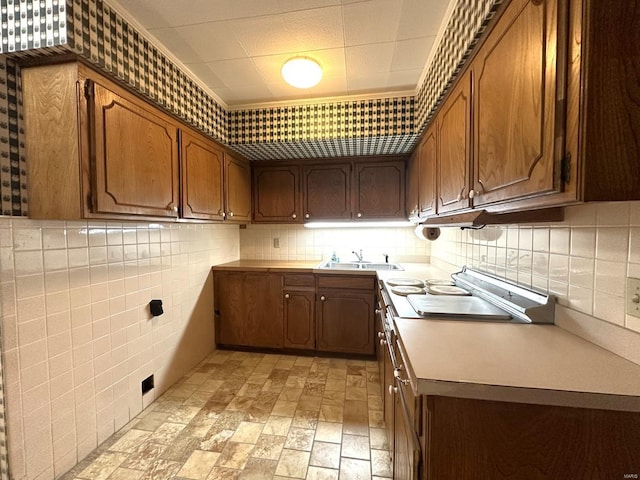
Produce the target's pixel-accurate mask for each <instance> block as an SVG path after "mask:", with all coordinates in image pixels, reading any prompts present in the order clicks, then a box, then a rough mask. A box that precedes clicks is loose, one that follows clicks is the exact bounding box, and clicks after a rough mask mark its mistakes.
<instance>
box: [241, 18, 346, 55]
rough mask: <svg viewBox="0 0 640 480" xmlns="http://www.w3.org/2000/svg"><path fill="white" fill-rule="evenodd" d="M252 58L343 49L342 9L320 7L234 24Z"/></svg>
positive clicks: (242, 43)
mask: <svg viewBox="0 0 640 480" xmlns="http://www.w3.org/2000/svg"><path fill="white" fill-rule="evenodd" d="M232 28H233V31H234V34H235V36H236V38H237V40H238V42H239V43H240V44H241V45H242V46H243V47H244V49H245V50H246V51H247V53H248V54H249V55H250V56H259V55H273V54H279V53H304V52H306V51H308V50H320V49H327V48H337V47H342V46H343V43H344V40H343V35H342V16H341V14H340V7H328V8H318V9H312V10H304V11H300V12H292V13H286V14H282V15H277V16H276V15H269V16H265V17H259V18H252V19H246V20H238V21H235V22H232Z"/></svg>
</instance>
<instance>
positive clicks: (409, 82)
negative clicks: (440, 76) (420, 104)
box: [387, 68, 422, 90]
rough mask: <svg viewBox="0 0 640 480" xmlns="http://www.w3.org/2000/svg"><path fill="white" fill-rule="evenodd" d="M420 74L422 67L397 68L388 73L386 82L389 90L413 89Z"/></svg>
mask: <svg viewBox="0 0 640 480" xmlns="http://www.w3.org/2000/svg"><path fill="white" fill-rule="evenodd" d="M421 74H422V68H417V69H415V70H398V71H396V72H391V73H389V78H388V80H387V84H388V87H389V89H391V90H414V89H415V88H416V84H417V83H418V80H419V79H420V75H421Z"/></svg>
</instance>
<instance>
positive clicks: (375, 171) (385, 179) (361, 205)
mask: <svg viewBox="0 0 640 480" xmlns="http://www.w3.org/2000/svg"><path fill="white" fill-rule="evenodd" d="M404 181H405V162H404V161H397V162H356V163H355V164H354V182H353V216H354V217H355V218H356V219H358V220H369V219H385V218H401V217H403V216H404V215H405V191H404V190H405V185H404Z"/></svg>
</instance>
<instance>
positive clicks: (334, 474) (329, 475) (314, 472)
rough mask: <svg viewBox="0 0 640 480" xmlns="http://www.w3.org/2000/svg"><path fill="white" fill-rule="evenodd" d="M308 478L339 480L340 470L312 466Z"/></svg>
mask: <svg viewBox="0 0 640 480" xmlns="http://www.w3.org/2000/svg"><path fill="white" fill-rule="evenodd" d="M306 480H338V470H332V469H330V468H321V467H311V466H310V467H309V471H308V473H307V479H306Z"/></svg>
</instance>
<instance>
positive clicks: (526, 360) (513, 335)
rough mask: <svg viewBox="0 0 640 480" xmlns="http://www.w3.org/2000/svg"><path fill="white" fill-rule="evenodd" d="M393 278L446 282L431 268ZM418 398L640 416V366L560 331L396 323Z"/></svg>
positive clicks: (403, 320) (410, 270)
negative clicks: (490, 401) (459, 398)
mask: <svg viewBox="0 0 640 480" xmlns="http://www.w3.org/2000/svg"><path fill="white" fill-rule="evenodd" d="M405 267H406V269H405V271H404V272H378V275H379V277H380V278H382V279H389V278H394V277H410V278H419V279H422V280H424V279H426V278H448V273H447V272H443V271H442V270H439V269H437V268H435V267H433V266H431V265H406V266H405ZM395 330H396V333H397V335H398V340H399V343H400V349H401V351H402V352H401V353H402V354H403V355H404V356H405V359H406V360H407V362H408V363H409V364H410V368H409V378H410V380H411V384H412V387H413V389H414V391H415V393H418V394H425V395H443V396H451V397H462V398H477V399H484V400H498V401H510V402H521V403H538V404H548V405H564V406H574V407H588V408H603V409H610V410H626V411H640V365H637V364H635V363H633V362H630V361H628V360H626V359H624V358H622V357H619V356H618V355H615V354H614V353H612V352H609V351H608V350H605V349H604V348H601V347H599V346H597V345H595V344H593V343H590V342H588V341H586V340H584V339H582V338H580V337H578V336H576V335H574V334H572V333H570V332H568V331H566V330H564V329H562V328H560V327H558V326H555V325H527V324H513V323H509V324H505V323H497V322H475V321H464V320H455V319H451V320H446V319H437V320H435V319H408V318H396V319H395Z"/></svg>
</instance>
